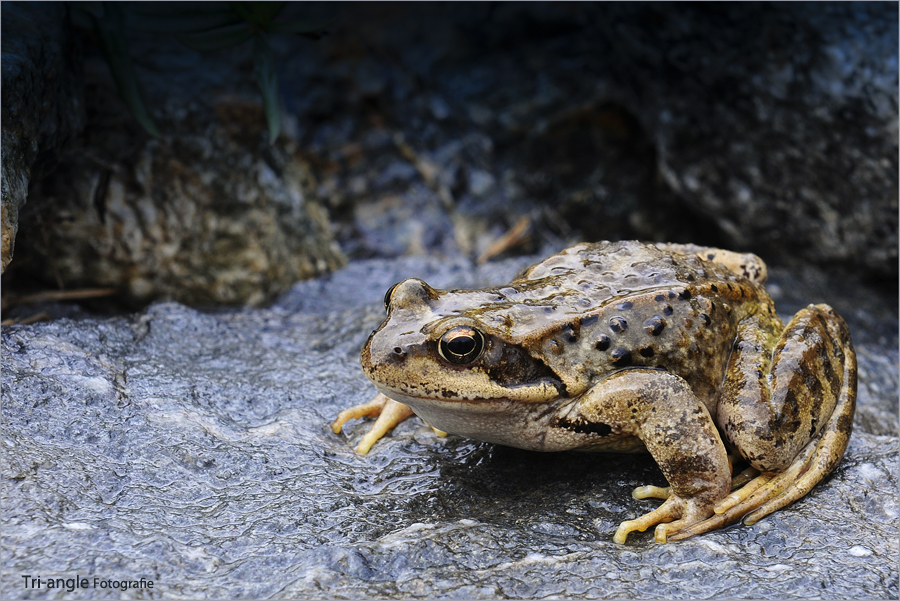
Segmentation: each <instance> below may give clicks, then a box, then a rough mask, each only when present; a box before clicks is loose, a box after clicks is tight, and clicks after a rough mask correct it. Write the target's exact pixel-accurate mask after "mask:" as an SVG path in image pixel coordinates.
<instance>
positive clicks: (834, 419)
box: [671, 305, 856, 540]
mask: <svg viewBox="0 0 900 601" xmlns="http://www.w3.org/2000/svg"><path fill="white" fill-rule="evenodd" d="M759 325H760V324H758V323H755V318H751V319H750V320H747V321H746V323H742V324H741V336H740V342H739V343H738V344H737V345H736V347H735V350H734V352H733V354H732V357H731V360H730V363H729V369H728V374H727V375H726V381H725V387H724V390H723V397H722V401H721V403H720V406H719V414H718V419H717V421H718V423H719V427H720V428H721V429H722V431H723V432H725V435H726V436H727V437H728V439H729V440H730V441H731V443H732V444H734V445H735V446H736V447H737V448H738V449H740V451H741V453H742V454H743V455H744V457H745V458H746V459H747V460H748V461H750V463H751V465H752V466H753V467H754V468H756V469H758V470H759V472H760V473H759V475H758V476H756V477H755V478H753V479H752V480H750V481H749V482H748V483H747V484H745V485H744V486H743V488H740V489H738V490H736V491H734V492H733V493H731V494H730V495H728V496H727V497H725V499H723V500H722V501H721V502H720V503H719V504H718V505H717V506H716V507H715V509H714V511H715V514H716V515H714V516H713V517H711V518H709V519H708V520H705V521H704V522H701V523H699V524H695V525H693V526H691V527H689V528H687V529H685V530H683V531H681V532H679V533H678V534H677V535H674V536H672V537H671V539H672V540H676V539H679V538H687V537H688V536H692V535H694V534H699V533H701V532H706V531H708V530H712V529H714V528H719V527H721V526H724V525H727V524H730V523H733V522H736V521H738V520H739V519H741V518H742V517H743V521H744V523H745V524H748V525H749V524H754V523H756V522H757V521H758V520H760V519H761V518H763V517H765V516H766V515H768V514H770V513H772V512H773V511H776V510H778V509H780V508H782V507H784V506H786V505H789V504H790V503H793V502H794V501H796V500H797V499H799V498H801V497H802V496H804V495H805V494H806V493H808V492H809V491H810V490H811V489H812V487H813V486H815V485H816V484H817V483H818V482H819V481H821V480H822V479H823V478H824V477H825V476H826V475H828V474H829V473H830V472H831V471H832V470H833V469H834V468H835V466H836V465H837V464H838V462H839V461H840V460H841V457H842V456H843V454H844V451H845V450H846V448H847V444H848V442H849V439H850V432H851V428H852V424H853V413H854V411H855V408H856V356H855V354H854V352H853V346H852V343H851V342H850V333H849V331H848V329H847V325H846V324H845V323H844V321H843V320H842V319H841V318H840V317H839V316H838V315H837V314H836V313H835V312H834V311H833V310H832V309H831V307H829V306H828V305H810V306H809V307H807V308H806V309H803V310H801V311H800V312H798V313H797V315H795V316H794V318H793V319H792V320H791V321H790V323H788V325H787V326H786V327H785V329H784V332H783V333H782V334H781V336H780V337H779V340H778V343H777V345H776V347H775V352H774V353H773V355H772V361H771V366H770V365H768V364H767V362H768V353H767V352H766V351H765V349H766V348H770V346H769V345H767V344H765V340H763V339H764V338H765V336H767V335H768V334H766V332H765V329H764V328H761V327H759ZM769 381H771V384H769Z"/></svg>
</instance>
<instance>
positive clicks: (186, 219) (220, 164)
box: [4, 30, 344, 306]
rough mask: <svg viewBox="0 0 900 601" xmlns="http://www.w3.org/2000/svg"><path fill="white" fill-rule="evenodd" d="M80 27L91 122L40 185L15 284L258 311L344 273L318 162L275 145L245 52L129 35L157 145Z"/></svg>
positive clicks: (284, 142)
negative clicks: (305, 283)
mask: <svg viewBox="0 0 900 601" xmlns="http://www.w3.org/2000/svg"><path fill="white" fill-rule="evenodd" d="M81 33H82V34H83V35H85V36H86V37H85V54H86V59H85V90H86V91H85V102H86V105H87V117H88V127H87V129H86V131H85V133H84V135H83V136H82V137H81V138H80V139H79V140H78V141H77V144H75V145H74V146H73V147H72V148H70V149H69V150H68V152H67V153H66V155H65V160H64V162H63V164H62V165H61V166H60V167H59V168H58V169H57V171H56V172H55V173H54V174H53V176H52V177H48V178H45V179H43V180H41V181H38V182H35V183H33V185H32V187H31V196H32V199H33V202H32V203H31V204H30V206H29V207H28V209H27V211H26V212H23V215H22V216H23V219H22V221H23V226H22V228H23V229H22V236H21V238H22V241H21V248H22V250H23V252H22V253H21V254H20V257H19V261H17V264H16V265H14V266H13V270H12V272H11V274H10V275H11V276H12V277H13V278H14V281H15V282H16V283H17V284H21V285H23V286H27V285H29V284H31V285H33V282H34V281H35V280H37V281H39V282H42V283H43V285H45V286H46V285H48V284H49V285H55V286H60V287H64V288H78V287H88V288H90V287H113V288H118V289H119V290H120V298H122V299H123V300H126V301H128V302H129V303H132V304H135V305H143V304H146V303H147V302H149V301H150V300H153V299H175V300H179V301H181V302H184V303H188V304H191V305H194V306H197V305H211V304H223V303H224V304H251V305H252V304H259V303H262V302H266V301H270V300H272V299H273V298H274V297H275V296H276V295H277V294H279V293H281V292H283V291H285V290H286V289H288V288H289V287H290V286H291V285H292V284H293V283H294V282H296V281H298V280H301V279H305V278H309V277H313V276H315V275H318V274H321V273H325V272H328V271H330V270H332V269H334V268H336V267H339V266H341V265H343V262H344V256H343V254H342V253H341V251H340V249H339V248H338V246H337V244H335V242H334V240H333V237H332V235H331V231H330V226H329V222H328V216H327V213H326V212H325V210H324V209H323V207H322V206H321V204H320V203H319V202H318V198H317V195H316V193H317V186H316V181H315V178H314V176H313V174H312V172H311V168H310V165H309V161H308V160H307V159H306V158H304V156H303V153H302V152H301V151H300V149H298V147H297V146H296V144H294V143H293V142H292V141H291V140H290V139H289V138H286V137H282V138H280V139H279V140H277V141H276V142H275V143H274V144H269V141H268V139H267V135H266V125H265V117H264V114H263V109H262V101H261V98H260V95H259V92H258V90H257V89H256V87H255V85H256V84H255V79H254V75H253V70H252V65H251V52H250V45H244V46H240V47H237V48H230V49H226V50H223V51H220V52H219V53H213V54H211V55H206V54H203V53H200V52H196V51H193V50H190V49H188V48H186V47H184V46H182V45H180V44H179V43H178V42H176V41H175V39H174V38H173V37H172V36H166V35H163V34H158V33H155V34H149V33H140V32H139V31H137V30H128V31H127V34H128V41H129V49H130V52H131V55H132V56H133V57H135V60H134V62H135V70H136V73H137V76H138V78H139V81H140V82H141V84H143V88H144V96H145V101H146V104H147V106H148V107H149V108H150V112H151V114H152V115H153V118H154V120H155V121H156V124H157V126H158V127H159V129H160V131H161V134H162V135H161V136H160V137H159V138H158V139H153V138H150V137H149V136H148V135H147V134H146V133H145V132H144V131H143V130H142V129H141V128H140V127H139V125H138V123H137V122H136V121H135V119H134V118H133V117H132V116H131V115H130V114H129V113H128V111H127V110H126V107H125V105H124V103H123V102H122V101H121V100H120V98H119V95H118V92H117V90H116V88H115V85H114V83H113V79H112V77H111V75H110V72H109V68H108V66H107V64H106V62H105V61H104V60H103V59H102V58H101V54H100V51H99V49H98V48H97V46H96V45H95V44H94V43H91V39H90V36H88V35H87V33H86V32H83V31H82V32H81ZM4 60H5V59H4Z"/></svg>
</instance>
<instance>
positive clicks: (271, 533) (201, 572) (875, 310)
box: [0, 258, 898, 599]
mask: <svg viewBox="0 0 900 601" xmlns="http://www.w3.org/2000/svg"><path fill="white" fill-rule="evenodd" d="M524 264H525V261H523V260H521V259H517V260H513V261H506V262H502V263H496V264H490V265H486V266H483V267H480V268H475V267H474V266H473V265H472V264H471V263H470V262H468V261H461V260H451V261H447V260H439V259H425V258H405V259H400V260H392V261H386V260H369V261H358V262H355V263H353V264H351V265H350V266H349V267H347V268H346V269H344V270H341V271H338V272H336V273H335V274H333V275H331V276H328V277H325V278H320V279H316V280H310V281H307V282H303V283H300V284H297V285H296V286H295V287H294V288H293V289H292V290H291V291H290V292H289V293H288V294H286V295H285V296H283V297H282V298H281V299H280V300H279V301H278V302H277V303H276V304H275V305H274V306H272V307H271V308H268V309H254V310H245V311H240V312H227V313H219V314H216V315H209V314H203V313H200V312H198V311H195V310H192V309H188V308H186V307H184V306H182V305H178V304H174V303H168V304H155V305H152V306H150V307H149V308H148V309H147V310H146V311H145V312H143V313H141V314H138V315H135V316H133V317H130V318H122V317H119V318H108V319H101V320H98V319H95V318H84V319H80V320H78V321H72V320H68V319H62V320H57V321H54V322H51V323H46V324H35V325H31V326H12V327H7V328H4V329H3V332H2V351H0V352H2V354H0V358H2V369H3V373H4V378H3V388H2V406H3V422H2V426H0V435H2V444H3V449H4V452H3V453H2V464H0V469H2V472H0V474H2V479H3V482H4V486H3V487H2V489H0V490H2V497H0V501H2V506H3V513H2V519H3V528H2V541H3V554H2V571H0V574H2V576H0V577H2V580H0V584H2V587H3V590H4V596H16V597H24V598H49V597H55V596H54V595H52V594H50V593H48V591H47V590H46V589H44V590H41V591H35V590H30V591H26V590H24V589H23V584H22V575H23V574H32V575H37V574H41V575H43V576H44V577H47V576H54V577H55V576H63V575H69V576H71V575H74V574H76V573H77V574H83V575H87V576H89V577H93V576H97V577H101V578H129V579H130V578H140V577H144V578H150V579H153V580H154V581H155V585H154V595H161V596H164V597H172V596H185V597H220V598H245V597H254V598H262V597H269V596H271V597H276V598H320V597H324V598H332V597H348V598H357V597H360V598H362V597H365V598H426V597H427V598H473V599H486V598H497V597H514V598H546V597H547V596H551V595H556V596H561V597H566V598H576V599H592V598H620V597H628V596H641V597H648V598H698V597H703V598H706V597H719V596H728V597H752V598H774V599H783V598H826V599H844V598H893V597H896V596H897V594H898V580H897V572H896V570H895V565H896V564H895V563H894V559H895V553H896V543H897V540H898V507H897V474H896V469H895V467H896V464H897V458H898V444H897V443H898V439H897V429H896V424H897V407H896V391H897V383H896V377H897V375H896V374H897V364H898V361H897V330H896V321H897V317H896V306H897V305H896V303H893V304H890V303H886V302H884V301H882V300H879V297H878V296H877V295H871V294H865V292H866V290H865V287H864V286H863V285H851V284H854V283H850V282H846V281H844V280H841V282H840V284H841V285H837V284H838V283H836V282H834V281H829V280H828V276H827V275H824V274H821V275H820V276H817V277H815V278H806V279H804V278H797V277H796V276H797V274H796V273H787V272H781V273H776V274H775V275H774V278H773V279H774V281H775V285H774V286H773V288H772V290H773V294H775V296H776V297H777V300H778V302H779V306H780V307H781V309H782V311H785V310H786V311H792V310H794V308H795V304H800V306H802V304H805V303H806V302H809V301H820V300H824V301H828V302H830V303H832V304H834V305H835V306H837V307H839V309H840V310H842V311H844V310H845V308H849V310H848V311H845V313H844V315H845V317H846V318H847V320H848V322H849V323H850V326H851V331H852V332H853V336H854V341H855V342H856V347H857V351H858V353H859V356H860V397H859V410H858V413H857V417H856V420H855V421H856V425H855V431H854V434H853V437H852V439H851V443H850V448H849V449H848V451H847V454H846V456H845V458H844V460H843V461H842V462H841V464H840V465H839V466H838V468H837V469H836V470H835V472H834V473H833V475H832V476H831V477H829V478H828V479H826V481H825V482H823V483H821V484H819V485H818V486H816V487H815V489H814V490H813V491H812V492H811V493H810V494H808V495H807V496H806V497H804V498H803V499H801V500H800V501H798V502H797V503H795V504H794V505H792V506H790V507H788V508H785V509H783V510H781V511H779V512H777V513H776V514H774V515H772V516H769V517H767V518H765V519H764V520H762V521H761V522H760V523H758V524H757V525H755V526H752V527H744V526H735V527H731V528H728V529H726V530H722V531H717V532H713V533H710V534H706V535H703V536H699V537H695V538H693V539H690V540H688V541H683V542H678V543H672V544H668V545H657V544H655V543H653V542H652V534H651V533H645V534H636V535H632V536H631V537H630V538H629V543H628V544H627V545H621V546H620V545H616V544H614V543H613V542H612V535H613V533H614V531H615V528H616V526H617V524H618V523H619V522H620V521H622V520H624V519H631V518H633V517H635V516H637V515H638V514H641V513H644V512H646V511H647V510H648V508H650V507H653V505H654V503H653V502H651V501H636V500H634V499H632V498H631V496H630V494H629V493H630V490H631V489H632V488H633V487H635V486H638V485H641V484H646V483H652V484H657V485H661V484H663V482H664V479H663V477H662V474H661V473H660V472H659V470H658V469H657V468H656V466H655V464H654V463H653V461H652V460H651V459H650V458H649V457H646V456H640V455H638V456H630V455H599V454H597V455H594V454H579V453H546V454H541V453H532V452H526V451H520V450H516V449H508V448H504V447H498V446H493V445H489V444H483V443H477V442H473V441H469V440H466V439H463V438H460V437H456V436H450V437H447V438H444V439H439V438H437V437H435V436H434V435H433V433H432V432H431V430H430V428H428V427H427V426H425V425H424V424H423V423H422V422H421V421H419V420H409V421H407V422H405V423H403V424H401V425H400V426H399V427H398V428H397V429H396V430H395V431H394V433H393V434H392V435H390V436H388V437H387V438H386V439H384V440H382V441H381V442H379V443H378V445H376V447H375V448H374V449H373V450H372V451H371V452H370V454H369V455H368V456H367V457H360V456H357V455H356V454H355V453H354V452H353V447H354V446H355V444H356V442H357V441H358V440H359V438H360V437H361V436H362V434H363V432H364V431H365V429H366V428H367V427H368V423H367V422H365V421H359V422H354V423H351V424H349V425H348V428H347V430H346V434H344V435H334V434H332V433H331V431H330V429H329V424H330V422H331V420H332V419H333V417H334V416H335V415H336V413H337V412H338V411H339V410H340V409H341V408H345V407H347V406H349V405H352V404H354V403H358V402H362V401H365V400H368V398H370V397H371V395H373V394H374V392H375V390H374V388H373V387H372V386H371V384H369V383H368V382H367V381H366V379H365V378H364V377H363V375H362V373H361V370H360V369H359V367H358V353H359V349H360V347H361V346H362V344H363V342H364V340H365V338H366V336H367V335H368V332H369V331H370V330H371V329H372V328H373V327H375V326H376V325H377V324H378V323H379V322H380V321H381V320H382V319H383V316H384V312H383V307H382V295H383V293H384V290H385V289H386V288H387V287H388V286H389V285H390V284H391V283H393V282H395V281H397V280H398V279H400V278H401V277H404V276H408V275H417V276H420V277H423V278H425V279H426V280H427V281H428V282H429V283H431V284H433V285H434V286H439V287H450V286H466V287H471V286H483V285H485V284H488V283H499V282H503V281H506V280H508V279H509V278H510V277H512V275H513V274H514V273H515V272H516V271H518V270H519V269H520V268H521V267H523V265H524ZM361 283H362V284H361ZM819 284H824V290H825V291H826V295H825V296H821V291H820V290H819V289H818V288H817V286H818V285H819ZM855 284H858V283H855ZM789 289H790V290H789ZM846 290H856V291H857V292H853V293H851V294H849V295H846V296H845V295H843V292H844V291H846ZM801 299H802V300H801ZM842 303H843V304H842ZM79 594H80V595H81V596H83V597H84V598H101V597H102V598H108V597H109V593H108V592H104V591H100V590H96V589H88V590H86V591H84V592H81V593H79ZM122 597H123V598H124V595H122Z"/></svg>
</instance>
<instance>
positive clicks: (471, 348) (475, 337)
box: [438, 326, 484, 365]
mask: <svg viewBox="0 0 900 601" xmlns="http://www.w3.org/2000/svg"><path fill="white" fill-rule="evenodd" d="M483 350H484V336H482V334H481V332H479V331H478V330H476V329H475V328H472V327H469V326H456V327H455V328H450V329H449V330H447V332H446V333H445V334H444V335H443V336H441V341H440V343H439V344H438V352H439V353H440V354H441V357H443V358H444V359H446V360H447V361H449V362H450V363H453V364H454V365H466V364H468V363H472V362H473V361H475V360H476V359H478V357H480V356H481V352H482V351H483Z"/></svg>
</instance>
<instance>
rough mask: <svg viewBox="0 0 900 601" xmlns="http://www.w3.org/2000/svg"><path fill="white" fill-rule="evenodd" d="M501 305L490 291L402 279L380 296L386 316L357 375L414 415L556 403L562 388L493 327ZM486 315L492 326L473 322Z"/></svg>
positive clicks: (364, 353)
mask: <svg viewBox="0 0 900 601" xmlns="http://www.w3.org/2000/svg"><path fill="white" fill-rule="evenodd" d="M504 302H506V301H505V299H504V298H503V297H502V296H500V295H498V294H496V293H492V292H491V291H489V290H487V291H477V290H450V291H446V290H436V289H434V288H432V287H430V286H429V285H428V284H426V283H425V282H423V281H422V280H419V279H415V278H410V279H406V280H403V281H402V282H400V283H398V284H395V285H394V286H393V287H391V288H390V289H389V290H388V292H387V294H386V295H385V299H384V304H385V309H386V310H387V312H388V317H387V319H386V320H385V321H384V323H383V324H381V326H380V327H379V328H378V329H377V330H375V331H373V332H372V335H371V336H369V340H368V341H367V342H366V345H365V347H364V348H363V351H362V354H361V356H360V363H361V364H362V368H363V371H364V372H365V374H366V376H367V377H368V378H369V379H370V380H372V381H373V382H374V383H375V386H376V387H377V388H378V389H379V390H380V391H381V392H383V393H384V394H386V395H387V396H389V397H391V398H392V399H394V400H396V401H399V402H401V403H405V404H407V405H410V406H411V407H413V409H416V410H417V412H418V410H419V409H420V408H422V407H423V406H434V405H439V404H459V403H465V404H470V405H473V404H474V405H477V404H481V403H484V402H490V401H499V400H503V401H512V402H528V403H534V402H543V401H548V400H551V399H554V398H557V397H559V396H560V395H561V391H562V389H563V385H562V383H561V382H560V380H559V378H557V377H556V376H555V374H554V373H553V371H552V370H551V369H550V368H548V367H547V365H546V364H545V363H544V362H543V361H541V360H540V358H537V357H533V356H532V354H531V353H529V352H528V350H527V349H526V348H525V347H524V346H523V345H521V344H517V343H515V342H514V341H512V340H511V339H510V338H509V335H508V333H507V334H504V333H503V331H502V329H501V328H500V327H498V325H497V324H498V320H497V318H496V316H497V314H498V312H499V313H501V314H502V312H503V311H502V305H503V303H504ZM487 313H490V314H491V315H492V316H493V317H492V319H491V324H488V323H485V320H484V319H481V320H480V319H479V317H480V316H481V317H484V316H485V315H486V314H487Z"/></svg>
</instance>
